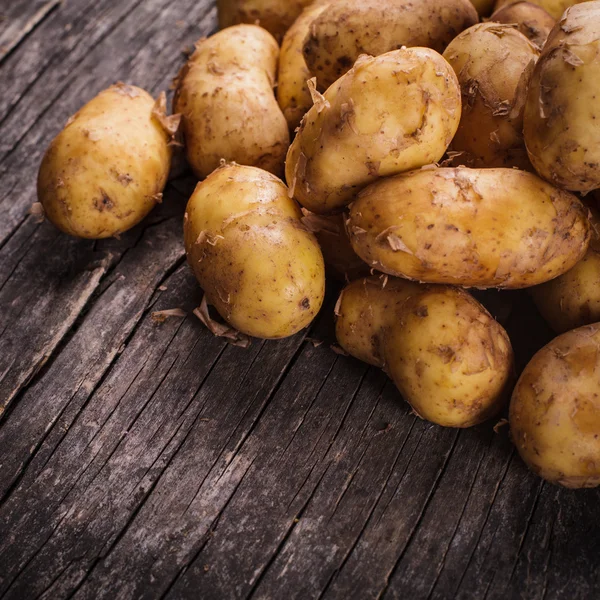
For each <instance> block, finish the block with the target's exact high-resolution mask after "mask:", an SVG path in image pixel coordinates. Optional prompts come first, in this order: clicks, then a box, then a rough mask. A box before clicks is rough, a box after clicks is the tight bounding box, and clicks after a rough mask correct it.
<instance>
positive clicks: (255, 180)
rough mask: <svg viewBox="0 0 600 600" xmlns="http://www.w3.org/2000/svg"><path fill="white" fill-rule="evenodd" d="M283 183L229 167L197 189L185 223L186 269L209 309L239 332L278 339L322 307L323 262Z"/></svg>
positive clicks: (249, 169) (250, 169)
mask: <svg viewBox="0 0 600 600" xmlns="http://www.w3.org/2000/svg"><path fill="white" fill-rule="evenodd" d="M300 217H301V213H300V210H299V208H298V207H297V206H296V204H295V203H294V201H293V200H291V199H290V198H289V196H288V190H287V188H286V186H285V185H284V184H283V182H282V181H280V180H279V179H277V177H274V176H273V175H271V174H270V173H267V172H266V171H262V170H260V169H257V168H253V167H243V166H240V165H236V164H232V165H225V166H223V167H221V168H219V169H217V170H216V171H215V172H214V173H212V174H211V175H210V176H209V177H208V178H207V179H206V180H205V181H203V182H201V183H199V184H198V185H197V187H196V190H195V191H194V193H193V194H192V196H191V198H190V200H189V202H188V205H187V209H186V214H185V219H184V236H185V248H186V252H187V257H188V262H189V264H190V266H191V267H192V269H193V271H194V274H195V275H196V278H197V279H198V282H199V283H200V285H201V286H202V288H203V290H204V292H205V294H206V297H207V299H208V301H209V302H210V304H213V305H214V306H215V308H216V309H217V310H218V311H219V313H220V314H221V316H222V317H223V318H224V319H225V320H226V321H227V322H228V323H229V324H230V325H232V326H233V327H235V328H236V329H237V330H238V331H241V332H242V333H245V334H248V335H251V336H256V337H261V338H281V337H286V336H289V335H292V334H294V333H296V332H297V331H299V330H300V329H302V328H304V327H306V326H307V325H308V324H309V323H310V322H311V321H312V320H313V319H314V317H315V315H316V314H317V312H319V309H320V308H321V304H322V302H323V295H324V291H325V274H324V265H323V256H322V254H321V250H320V249H319V245H318V244H317V241H316V239H315V238H314V236H313V235H312V234H311V233H310V232H308V231H307V230H306V228H305V227H304V226H303V225H302V223H301V221H300Z"/></svg>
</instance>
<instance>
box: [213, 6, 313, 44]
mask: <svg viewBox="0 0 600 600" xmlns="http://www.w3.org/2000/svg"><path fill="white" fill-rule="evenodd" d="M311 2H312V0H217V11H218V14H219V27H220V28H221V29H224V28H225V27H230V26H231V25H239V24H240V23H249V24H251V25H255V24H257V25H260V26H261V27H264V28H265V29H266V30H267V31H269V32H270V33H271V34H273V35H274V36H275V38H276V39H277V40H278V41H280V40H281V38H283V35H284V34H285V32H286V31H287V29H288V27H290V26H291V25H292V23H293V22H294V21H295V20H296V18H297V17H298V15H299V14H300V13H301V12H302V9H303V8H304V7H306V6H308V5H309V4H311Z"/></svg>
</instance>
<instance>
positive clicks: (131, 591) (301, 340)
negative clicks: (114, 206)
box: [0, 0, 600, 600]
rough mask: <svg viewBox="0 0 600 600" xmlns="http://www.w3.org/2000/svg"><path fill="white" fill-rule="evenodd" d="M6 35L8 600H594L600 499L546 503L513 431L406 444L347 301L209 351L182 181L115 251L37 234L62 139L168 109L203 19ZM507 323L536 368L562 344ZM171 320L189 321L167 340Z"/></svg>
mask: <svg viewBox="0 0 600 600" xmlns="http://www.w3.org/2000/svg"><path fill="white" fill-rule="evenodd" d="M1 11H2V12H3V13H4V15H5V19H4V21H3V22H2V23H1V24H0V31H1V32H0V46H2V47H3V50H2V52H1V54H0V56H2V58H1V59H0V90H1V91H2V93H1V94H0V190H1V192H0V211H1V218H0V248H1V249H0V381H1V383H0V407H1V408H0V412H1V420H0V497H1V505H0V596H1V597H2V598H7V599H8V598H10V599H13V598H14V599H16V598H18V599H31V598H36V597H43V598H47V599H52V600H53V599H55V598H67V597H75V598H108V599H111V600H113V599H115V598H142V597H143V598H159V597H160V598H162V597H167V598H188V597H189V598H201V599H207V598H249V597H252V598H274V599H278V598H291V597H293V598H302V599H306V598H321V597H325V598H341V599H346V598H361V599H362V598H371V597H379V596H383V597H385V598H403V599H404V598H406V599H419V598H435V599H444V598H454V597H458V598H469V599H470V598H484V597H485V598H490V599H491V598H498V599H505V598H527V599H533V598H536V599H538V598H539V599H542V598H549V599H550V598H564V599H565V600H572V599H574V598H582V599H588V598H598V597H600V569H599V560H600V502H599V501H600V495H599V492H598V491H596V490H588V491H580V492H573V491H568V490H563V489H559V488H556V487H553V486H551V485H548V484H544V483H543V482H542V481H541V480H540V479H538V478H537V477H535V476H534V475H532V474H531V473H529V472H528V471H527V470H526V468H525V467H524V465H523V464H522V462H521V460H520V459H519V457H518V455H517V454H516V452H515V450H514V449H513V447H512V445H511V443H510V441H509V437H508V432H507V428H506V427H503V428H501V429H499V432H498V433H495V432H494V431H493V429H492V426H493V425H494V423H493V422H492V423H488V424H486V425H484V426H481V427H477V428H475V429H471V430H467V431H457V430H452V429H442V428H439V427H436V426H433V425H431V424H428V423H426V422H423V421H421V420H419V419H418V418H416V417H415V416H414V415H413V414H411V412H410V410H409V409H408V407H407V405H406V404H405V403H403V401H402V400H401V398H400V397H399V394H398V392H397V391H396V390H395V388H394V386H393V385H392V384H391V383H390V382H389V381H388V379H387V378H386V377H385V376H384V375H383V374H382V373H381V372H380V371H378V370H376V369H372V368H368V367H367V366H365V365H363V364H360V363H358V362H357V361H354V360H352V359H349V358H346V357H344V356H340V355H338V354H336V353H334V352H333V351H332V350H331V348H330V343H331V328H332V325H331V323H332V304H333V302H334V301H335V294H336V290H335V286H334V285H330V288H331V289H330V293H329V299H328V304H327V306H326V307H325V309H324V311H323V312H322V314H321V316H320V317H319V318H318V320H317V322H316V323H315V324H314V325H313V327H312V328H310V330H309V331H304V332H302V333H301V334H299V335H296V336H295V337H293V338H291V339H287V340H283V341H280V342H261V341H255V342H254V343H253V344H252V346H251V347H250V348H249V349H247V350H244V349H241V348H236V347H233V346H229V345H227V344H226V343H225V342H224V341H223V340H222V339H218V338H215V337H213V336H212V335H211V334H209V333H208V331H206V330H205V329H204V328H203V326H202V325H201V323H200V322H199V321H198V320H197V319H196V318H195V317H194V316H193V315H191V311H192V309H193V308H194V307H195V306H197V305H198V303H199V302H200V298H201V291H200V290H199V288H198V286H197V285H196V283H195V281H194V279H193V277H192V276H191V275H190V271H189V270H188V268H187V266H186V264H185V259H184V251H183V246H182V239H181V238H182V232H181V227H182V215H183V210H184V206H185V202H186V199H187V196H188V195H189V193H190V190H191V189H193V185H194V181H193V180H192V179H191V178H190V177H189V176H182V177H179V178H178V179H176V180H174V181H173V182H172V183H171V184H170V185H169V188H168V190H167V192H166V194H165V201H164V202H163V204H162V205H161V206H160V207H159V208H158V209H157V210H155V211H154V212H153V213H152V214H151V215H150V216H149V217H148V218H147V219H146V220H145V221H144V222H143V223H142V224H141V225H140V226H138V227H137V228H135V229H134V230H133V231H130V232H128V233H127V234H125V235H123V236H122V237H121V238H120V239H111V240H106V241H98V242H92V241H84V240H76V239H72V238H69V237H67V236H65V235H61V234H59V233H58V232H57V231H56V230H55V229H54V228H53V227H52V226H50V225H49V224H48V223H40V222H38V219H37V218H36V217H35V216H33V215H28V209H29V207H30V206H31V204H32V203H33V202H34V201H35V200H36V196H35V181H36V174H37V168H38V165H39V162H40V159H41V156H42V153H43V151H44V149H45V147H46V145H47V144H48V143H49V141H50V140H51V139H52V137H53V136H54V135H55V134H56V133H57V132H58V131H59V130H60V128H61V127H62V126H63V124H64V123H65V121H66V120H67V118H68V117H69V115H71V114H72V113H74V112H75V111H76V110H77V109H78V108H79V107H80V106H81V105H82V104H83V103H84V102H86V101H87V100H89V99H90V98H91V97H92V96H94V95H95V94H96V93H97V92H98V91H100V90H101V89H102V88H104V87H106V86H108V85H109V84H111V83H112V82H114V81H117V80H123V81H127V82H131V83H135V84H138V85H141V86H143V87H145V88H146V89H148V90H149V91H150V92H152V93H153V94H155V95H156V94H157V93H158V92H159V91H160V90H162V89H166V88H168V87H169V84H170V82H171V79H172V78H173V76H174V75H175V74H176V72H177V70H178V68H179V66H180V65H181V64H182V63H183V61H184V50H185V49H186V48H189V47H190V46H191V45H192V43H193V42H194V41H195V40H196V39H198V38H200V37H201V36H203V35H207V34H209V33H210V32H211V31H213V30H214V28H215V23H216V15H215V10H214V8H213V6H212V3H210V2H207V1H202V0H177V1H175V2H164V1H163V0H144V1H141V0H119V1H117V0H95V1H93V2H92V1H91V0H68V1H66V2H61V1H60V0H50V1H40V0H35V1H34V0H29V1H25V0H3V1H2V3H1ZM504 298H505V299H506V298H508V299H509V301H511V302H514V307H513V310H512V313H511V316H510V318H509V319H508V324H507V327H508V329H509V331H510V333H511V335H512V336H513V339H514V340H515V345H517V347H518V348H517V349H518V356H519V365H520V366H522V365H523V364H524V362H525V361H526V360H527V359H528V358H529V357H530V356H531V354H532V353H533V352H534V351H535V350H536V349H537V348H539V347H540V346H541V345H542V344H543V343H544V342H545V341H547V340H548V339H550V332H549V331H548V330H547V329H546V328H545V326H544V325H543V323H542V322H541V320H540V319H539V317H538V316H537V315H536V314H535V311H534V309H533V308H532V306H531V304H530V302H529V300H528V297H527V295H526V294H524V293H519V294H512V295H505V296H504ZM491 299H492V300H494V297H493V295H492V297H491ZM170 308H183V309H184V310H185V311H186V312H188V316H187V317H186V318H177V317H173V318H169V319H167V320H165V321H163V322H160V321H158V322H157V320H156V319H155V318H153V313H154V312H155V311H158V310H161V309H170ZM312 340H324V343H322V344H320V345H318V344H316V343H314V342H313V341H312Z"/></svg>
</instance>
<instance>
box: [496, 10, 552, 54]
mask: <svg viewBox="0 0 600 600" xmlns="http://www.w3.org/2000/svg"><path fill="white" fill-rule="evenodd" d="M490 21H493V22H495V23H505V24H507V25H510V24H511V23H513V24H516V25H517V28H518V30H519V31H520V32H521V33H522V34H523V35H524V36H525V37H526V38H527V39H529V40H530V41H531V43H532V44H534V45H535V46H536V47H537V48H539V49H540V50H541V49H542V47H543V46H544V44H545V43H546V39H547V38H548V35H549V34H550V31H552V28H553V27H554V23H555V22H556V21H555V19H554V18H553V17H551V16H550V15H549V14H548V12H547V11H546V10H544V9H543V8H542V7H541V6H538V5H537V4H533V3H532V2H513V3H512V4H507V5H506V6H503V7H501V8H500V9H498V10H497V11H496V12H494V14H493V15H492V16H491V17H490Z"/></svg>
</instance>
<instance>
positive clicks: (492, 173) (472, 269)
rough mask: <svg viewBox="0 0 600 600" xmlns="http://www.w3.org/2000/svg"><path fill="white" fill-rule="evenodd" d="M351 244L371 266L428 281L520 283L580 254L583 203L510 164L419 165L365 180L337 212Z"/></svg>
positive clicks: (584, 242) (564, 266) (538, 279)
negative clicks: (345, 210) (344, 216)
mask: <svg viewBox="0 0 600 600" xmlns="http://www.w3.org/2000/svg"><path fill="white" fill-rule="evenodd" d="M346 226H347V229H348V233H349V235H350V241H351V242H352V246H353V248H354V250H355V251H356V253H357V254H358V255H359V256H360V257H361V258H362V259H363V260H364V261H365V262H366V263H367V264H369V265H371V266H372V267H374V268H375V269H377V270H379V271H383V272H385V273H389V274H390V275H398V276H401V277H406V278H408V279H414V280H418V281H425V282H428V283H452V284H457V285H462V286H473V287H479V288H488V287H498V288H523V287H530V286H533V285H537V284H539V283H543V282H544V281H548V280H549V279H552V278H553V277H557V276H558V275H560V274H561V273H564V272H565V271H567V270H569V269H570V268H571V267H572V266H574V265H575V264H576V263H577V261H579V260H580V259H581V258H582V257H583V255H584V254H585V252H586V250H587V247H588V243H589V238H590V225H589V222H588V219H587V210H586V209H585V207H584V206H583V205H582V204H581V202H580V201H579V200H578V199H577V198H576V197H575V196H573V195H572V194H569V193H568V192H564V191H562V190H559V189H557V188H554V187H553V186H551V185H550V184H549V183H546V182H545V181H543V180H542V179H540V178H539V177H537V176H535V175H533V174H531V173H526V172H524V171H518V170H516V169H467V168H458V169H449V168H442V169H436V168H431V169H421V170H419V171H413V172H411V173H406V174H403V175H397V176H395V177H390V178H388V179H382V180H380V181H377V182H376V183H374V184H372V185H370V186H369V187H368V188H366V189H365V190H364V191H363V192H362V193H361V194H359V195H358V197H357V199H356V201H355V202H354V203H353V204H352V205H351V207H350V212H349V218H348V220H347V221H346Z"/></svg>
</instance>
